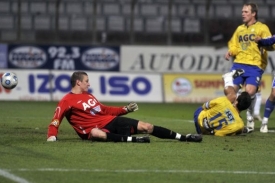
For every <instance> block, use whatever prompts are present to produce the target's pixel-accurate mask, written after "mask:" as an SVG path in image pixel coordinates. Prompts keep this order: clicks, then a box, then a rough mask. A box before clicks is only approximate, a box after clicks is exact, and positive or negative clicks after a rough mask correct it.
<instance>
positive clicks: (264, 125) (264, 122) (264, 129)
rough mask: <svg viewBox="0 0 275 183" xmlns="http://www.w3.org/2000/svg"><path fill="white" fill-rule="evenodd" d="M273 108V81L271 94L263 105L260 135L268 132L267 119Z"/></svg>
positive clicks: (274, 85)
mask: <svg viewBox="0 0 275 183" xmlns="http://www.w3.org/2000/svg"><path fill="white" fill-rule="evenodd" d="M274 107H275V81H274V80H273V88H272V90H271V93H270V95H269V97H268V99H267V100H266V103H265V110H264V117H263V120H262V125H261V128H260V132H262V133H267V132H268V127H267V125H268V119H269V117H270V115H271V113H272V112H273V110H274Z"/></svg>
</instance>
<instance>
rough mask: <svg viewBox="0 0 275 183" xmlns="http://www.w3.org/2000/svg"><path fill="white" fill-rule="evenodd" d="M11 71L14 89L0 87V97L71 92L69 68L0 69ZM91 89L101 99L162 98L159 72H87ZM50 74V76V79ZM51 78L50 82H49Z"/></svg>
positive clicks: (48, 97) (48, 96)
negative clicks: (14, 77) (16, 80)
mask: <svg viewBox="0 0 275 183" xmlns="http://www.w3.org/2000/svg"><path fill="white" fill-rule="evenodd" d="M7 71H11V72H14V73H16V74H17V76H18V85H17V87H16V88H14V89H13V90H4V89H3V87H2V86H1V87H0V89H1V90H0V100H37V101H38V100H45V101H49V100H53V101H58V100H60V99H61V98H62V97H63V96H64V95H65V94H66V93H68V92H70V89H71V86H70V76H71V74H72V73H73V72H72V71H53V70H0V75H2V74H3V73H4V72H7ZM87 74H88V76H89V81H90V85H91V86H90V90H89V91H90V92H91V93H92V94H94V95H95V96H96V97H97V98H98V99H99V100H100V101H110V102H111V101H117V102H120V101H121V102H129V101H136V102H162V100H163V99H162V85H161V82H162V81H161V75H159V74H143V75H139V74H132V73H114V72H87ZM50 78H52V79H50ZM50 81H51V82H50Z"/></svg>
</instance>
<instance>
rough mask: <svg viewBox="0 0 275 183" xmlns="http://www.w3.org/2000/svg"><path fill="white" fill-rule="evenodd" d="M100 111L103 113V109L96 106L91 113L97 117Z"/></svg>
mask: <svg viewBox="0 0 275 183" xmlns="http://www.w3.org/2000/svg"><path fill="white" fill-rule="evenodd" d="M100 111H101V108H100V106H99V105H98V106H95V107H94V108H92V109H91V111H90V113H91V114H92V115H96V114H97V113H99V112H100Z"/></svg>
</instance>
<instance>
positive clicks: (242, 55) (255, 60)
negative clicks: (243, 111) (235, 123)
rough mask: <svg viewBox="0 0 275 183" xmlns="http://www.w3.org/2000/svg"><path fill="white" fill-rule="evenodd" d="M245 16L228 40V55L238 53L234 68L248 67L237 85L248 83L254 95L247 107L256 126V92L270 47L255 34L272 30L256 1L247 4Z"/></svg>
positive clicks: (264, 35) (250, 122)
mask: <svg viewBox="0 0 275 183" xmlns="http://www.w3.org/2000/svg"><path fill="white" fill-rule="evenodd" d="M242 18H243V23H244V24H242V25H240V26H238V27H237V29H236V30H235V32H234V34H233V36H232V38H231V39H230V41H229V42H228V48H229V49H228V52H227V53H226V54H225V58H226V60H229V59H230V57H234V62H233V65H232V68H231V70H236V69H237V68H240V69H243V70H244V71H245V73H244V74H243V75H242V76H241V77H238V78H236V79H234V88H235V90H236V91H238V90H239V86H240V85H244V84H245V91H246V92H248V93H249V95H250V96H251V99H252V103H251V106H250V107H249V108H248V110H247V127H249V128H250V129H251V130H254V119H253V109H254V105H255V101H256V100H255V94H256V92H257V88H258V86H259V85H260V81H261V78H262V74H263V73H264V70H265V68H266V66H267V50H266V49H259V47H258V45H257V43H256V42H255V41H254V39H255V37H261V38H267V37H270V36H271V33H270V30H269V28H268V27H267V25H265V24H263V23H261V22H259V21H257V19H258V8H257V5H256V4H254V3H246V4H244V6H243V8H242Z"/></svg>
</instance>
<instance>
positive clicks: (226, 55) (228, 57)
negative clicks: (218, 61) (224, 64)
mask: <svg viewBox="0 0 275 183" xmlns="http://www.w3.org/2000/svg"><path fill="white" fill-rule="evenodd" d="M231 56H232V54H231V53H230V52H229V51H228V52H226V54H225V55H224V58H225V59H226V60H229V59H230V57H231Z"/></svg>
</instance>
